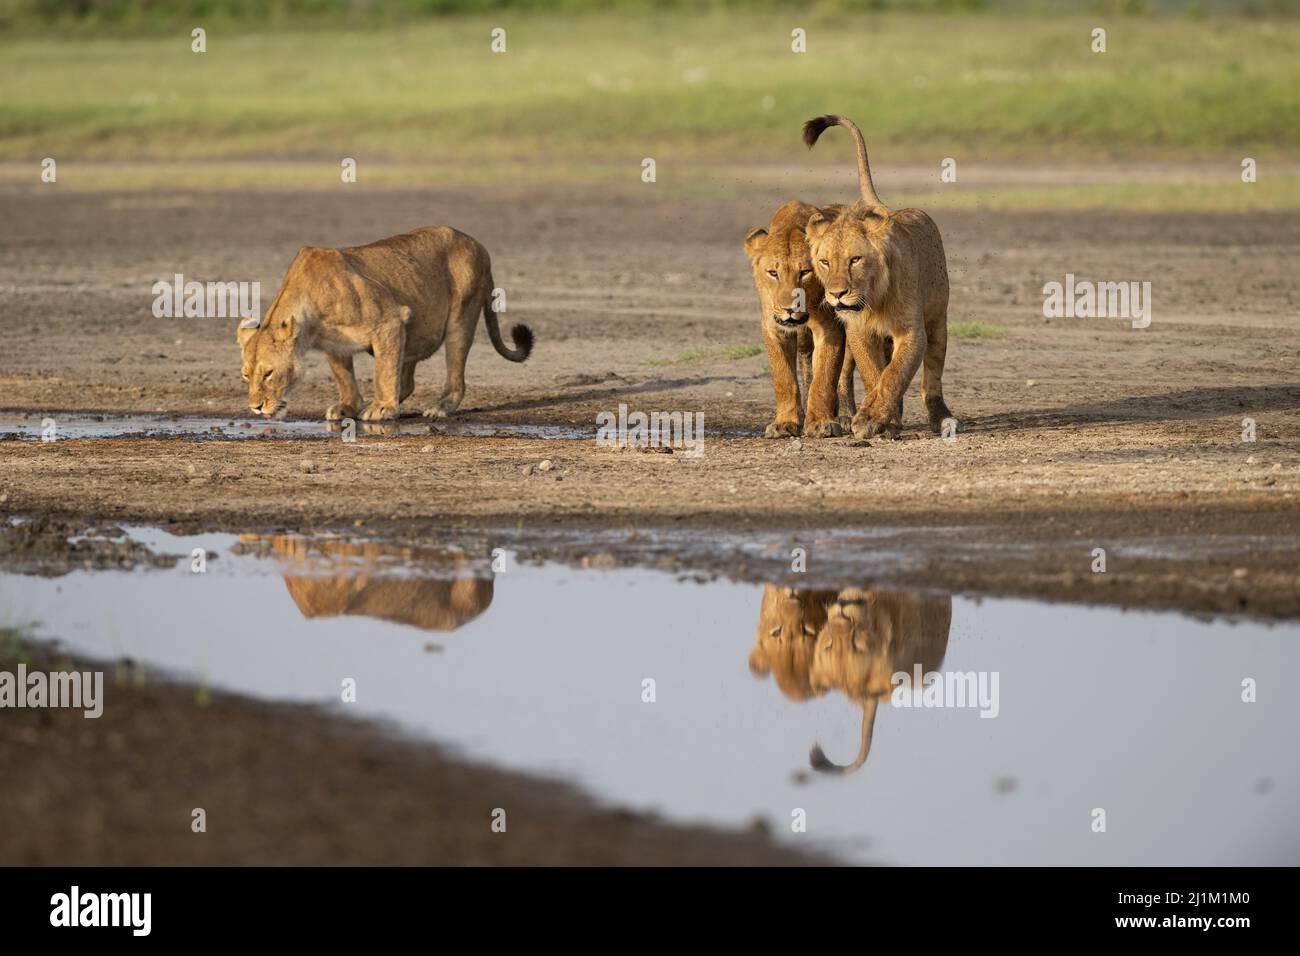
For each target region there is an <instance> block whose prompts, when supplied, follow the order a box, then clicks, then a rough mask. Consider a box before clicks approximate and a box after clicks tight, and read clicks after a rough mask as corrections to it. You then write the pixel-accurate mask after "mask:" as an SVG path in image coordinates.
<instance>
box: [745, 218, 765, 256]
mask: <svg viewBox="0 0 1300 956" xmlns="http://www.w3.org/2000/svg"><path fill="white" fill-rule="evenodd" d="M766 238H767V230H766V229H764V228H763V227H762V226H755V227H754V228H753V229H751V230H749V233H748V234H747V235H746V236H745V255H747V256H749V258H751V259H752V258H754V256H756V255H758V250H759V247H760V246H762V245H763V240H764V239H766Z"/></svg>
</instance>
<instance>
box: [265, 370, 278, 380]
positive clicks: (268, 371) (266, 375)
mask: <svg viewBox="0 0 1300 956" xmlns="http://www.w3.org/2000/svg"><path fill="white" fill-rule="evenodd" d="M273 371H275V369H270V368H268V369H267V370H266V372H265V373H264V374H263V375H262V381H266V380H267V379H268V378H270V377H271V373H272V372H273Z"/></svg>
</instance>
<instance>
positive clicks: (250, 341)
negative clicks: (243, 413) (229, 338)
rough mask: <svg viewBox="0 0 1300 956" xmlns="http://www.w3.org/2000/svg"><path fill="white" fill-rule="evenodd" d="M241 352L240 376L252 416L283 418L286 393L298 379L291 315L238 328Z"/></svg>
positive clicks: (295, 331) (294, 324) (294, 326)
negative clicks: (253, 326) (241, 368)
mask: <svg viewBox="0 0 1300 956" xmlns="http://www.w3.org/2000/svg"><path fill="white" fill-rule="evenodd" d="M238 338H239V346H240V348H241V350H242V351H243V353H244V367H243V377H244V381H245V382H247V383H248V407H249V408H250V409H252V411H253V414H255V415H262V416H264V417H266V418H271V417H275V418H283V417H284V414H285V411H286V410H287V407H288V406H287V405H286V404H285V400H286V398H287V397H288V395H289V390H290V389H291V388H292V387H293V385H294V383H295V382H296V381H297V379H298V348H297V346H298V323H297V320H296V319H295V318H294V317H293V316H287V317H285V318H283V319H276V320H271V319H267V320H263V324H262V326H261V327H258V328H251V329H249V328H244V327H242V326H241V327H240V329H239V334H238Z"/></svg>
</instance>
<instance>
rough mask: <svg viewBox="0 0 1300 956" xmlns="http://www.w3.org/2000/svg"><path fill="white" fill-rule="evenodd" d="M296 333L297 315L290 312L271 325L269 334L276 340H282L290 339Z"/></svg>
mask: <svg viewBox="0 0 1300 956" xmlns="http://www.w3.org/2000/svg"><path fill="white" fill-rule="evenodd" d="M297 334H298V317H297V316H296V315H292V314H290V315H288V316H286V317H285V318H283V319H281V320H280V321H279V322H276V323H275V324H274V325H272V326H271V335H273V336H274V337H275V340H276V341H277V342H284V341H286V340H288V339H292V338H293V337H294V336H296V335H297Z"/></svg>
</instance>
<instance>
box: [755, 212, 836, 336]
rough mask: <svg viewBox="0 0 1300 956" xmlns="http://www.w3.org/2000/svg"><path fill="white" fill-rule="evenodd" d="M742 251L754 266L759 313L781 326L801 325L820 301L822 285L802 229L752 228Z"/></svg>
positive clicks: (792, 327)
mask: <svg viewBox="0 0 1300 956" xmlns="http://www.w3.org/2000/svg"><path fill="white" fill-rule="evenodd" d="M745 255H747V256H748V257H749V262H750V265H751V266H752V267H753V270H754V287H755V288H756V289H758V298H759V302H760V303H761V304H762V308H763V316H764V317H765V318H768V319H771V320H772V321H773V322H775V323H776V324H777V325H779V326H781V327H782V328H789V329H794V328H798V327H799V326H801V325H804V324H805V323H806V322H807V321H808V313H809V312H810V311H811V310H812V309H815V308H817V307H818V306H819V305H820V304H821V301H822V287H821V283H820V282H818V281H817V274H816V272H815V271H814V270H813V263H812V252H811V250H810V249H809V248H808V240H807V239H806V238H805V236H804V234H803V231H802V230H799V229H792V230H790V231H788V232H787V233H785V234H784V235H776V234H772V235H769V234H768V232H767V230H766V229H753V230H751V231H750V233H749V235H748V236H746V237H745Z"/></svg>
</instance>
